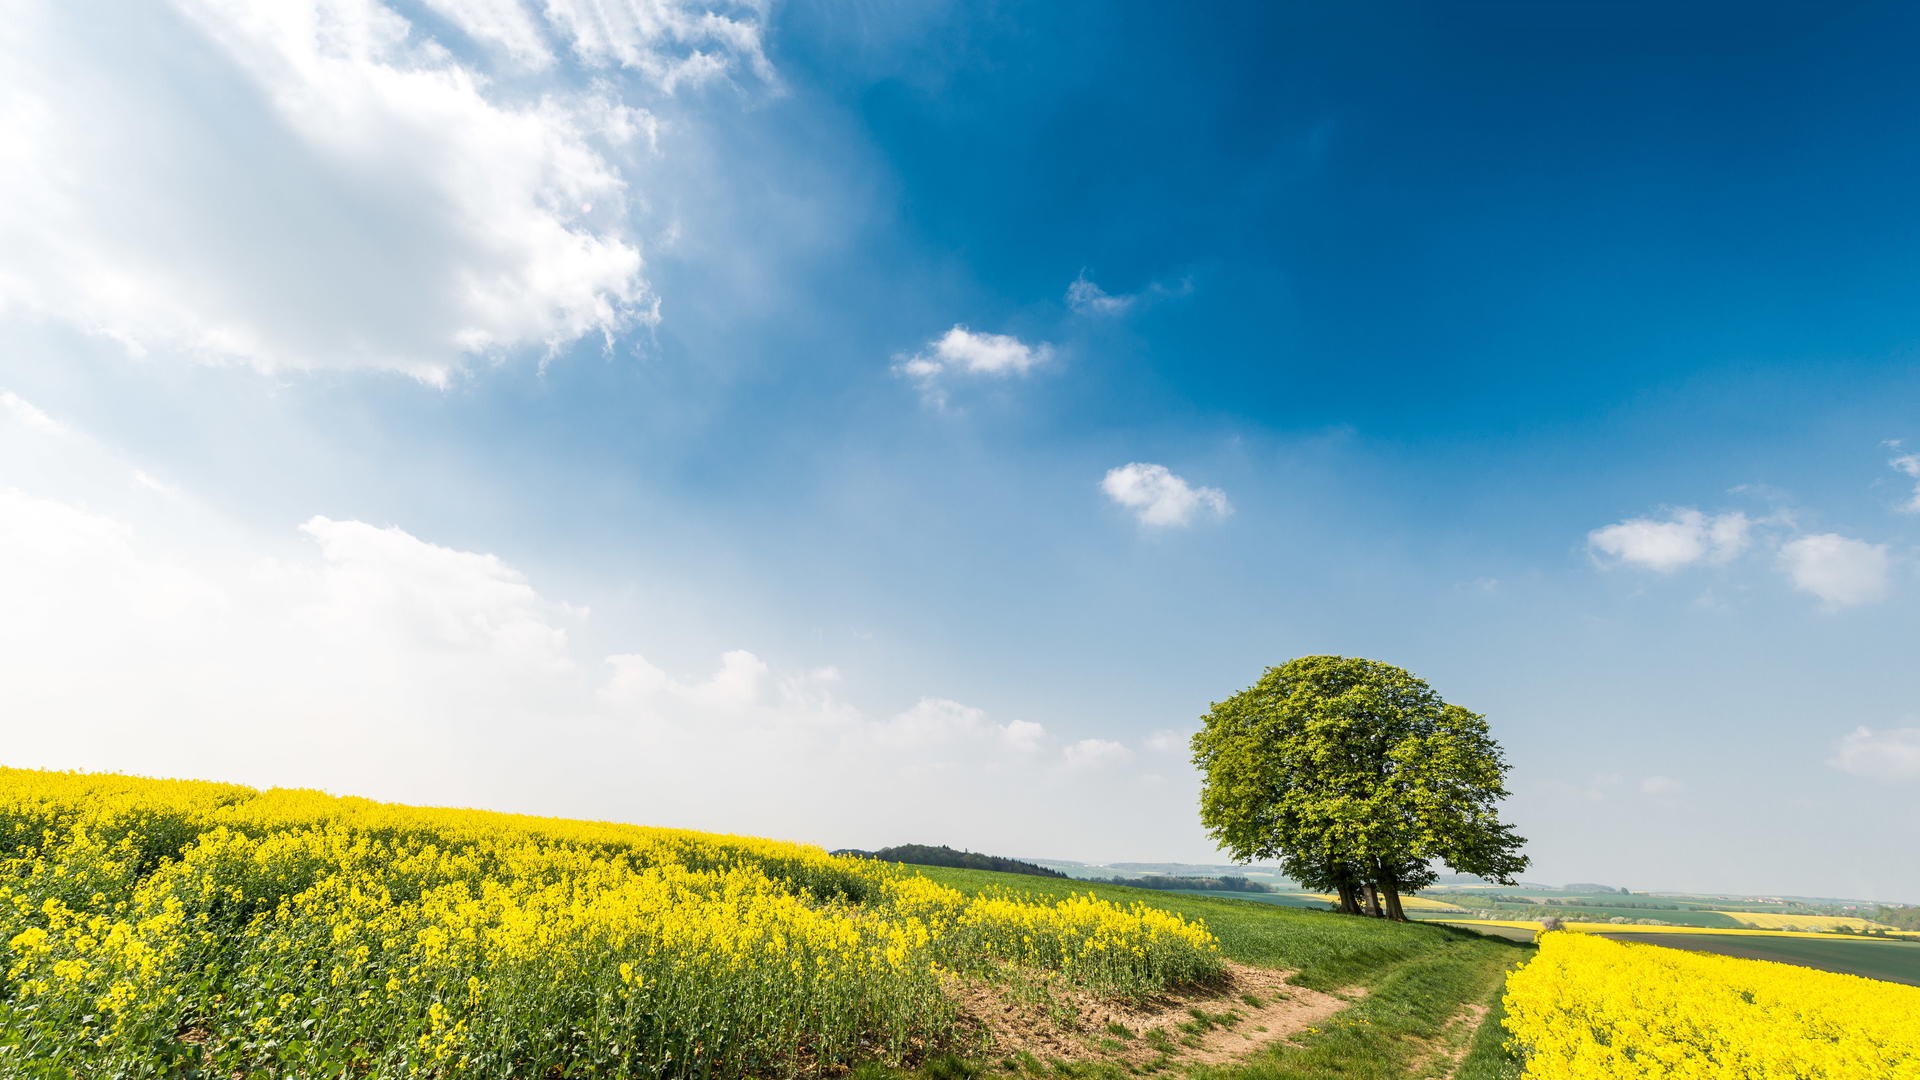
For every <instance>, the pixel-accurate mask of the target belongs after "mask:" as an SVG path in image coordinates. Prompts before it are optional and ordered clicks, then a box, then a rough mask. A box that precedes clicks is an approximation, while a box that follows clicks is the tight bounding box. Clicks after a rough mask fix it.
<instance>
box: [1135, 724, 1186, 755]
mask: <svg viewBox="0 0 1920 1080" xmlns="http://www.w3.org/2000/svg"><path fill="white" fill-rule="evenodd" d="M1192 744H1193V734H1192V732H1187V731H1172V730H1166V729H1162V730H1160V731H1155V732H1152V733H1151V734H1149V735H1148V736H1147V738H1146V742H1145V743H1144V745H1145V746H1146V748H1147V749H1148V750H1150V751H1152V752H1153V753H1156V754H1177V755H1179V756H1182V757H1184V756H1186V755H1187V753H1188V752H1189V751H1191V750H1192V749H1193V745H1192Z"/></svg>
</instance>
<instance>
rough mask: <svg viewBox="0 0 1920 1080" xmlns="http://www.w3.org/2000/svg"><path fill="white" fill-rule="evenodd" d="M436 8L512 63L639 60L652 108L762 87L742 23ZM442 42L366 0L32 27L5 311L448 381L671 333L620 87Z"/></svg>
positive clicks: (1, 56) (610, 10)
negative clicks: (591, 341) (713, 89)
mask: <svg viewBox="0 0 1920 1080" xmlns="http://www.w3.org/2000/svg"><path fill="white" fill-rule="evenodd" d="M435 7H436V8H437V9H438V10H440V11H441V12H442V13H443V14H445V15H446V16H447V17H448V19H449V20H450V21H451V22H452V23H453V24H454V25H455V26H456V27H457V28H458V29H460V30H462V31H464V32H466V33H469V34H472V35H473V36H474V37H475V38H476V39H477V40H480V41H482V42H484V43H486V44H487V45H488V46H489V47H497V48H498V49H499V50H502V51H503V52H504V53H505V54H507V55H509V56H510V57H512V59H513V62H514V63H516V64H518V65H520V66H528V65H531V66H533V67H539V66H542V64H544V63H548V62H550V60H551V58H552V55H553V54H552V49H551V47H550V46H549V45H548V44H547V41H548V39H549V38H552V39H555V40H558V41H561V42H564V43H565V44H566V45H567V46H568V47H570V48H572V49H573V50H574V55H576V56H578V57H580V58H582V59H583V60H584V61H586V62H589V63H608V64H616V63H617V64H620V65H625V66H626V67H627V68H631V69H632V70H634V71H635V72H637V73H638V74H637V75H636V76H635V78H634V79H632V80H630V81H629V82H626V83H623V84H621V85H622V86H630V87H634V88H635V90H634V92H636V93H653V94H658V93H661V92H667V91H671V90H672V89H673V88H674V87H675V86H678V85H682V84H684V83H686V82H687V81H689V80H693V79H697V78H710V77H725V76H726V75H728V73H730V72H733V71H736V70H747V69H751V70H753V71H756V72H760V71H763V69H764V68H765V57H764V52H763V50H762V47H761V43H760V38H759V34H760V29H759V28H760V25H761V21H762V20H761V16H760V15H759V14H757V13H755V12H754V11H752V10H751V9H748V10H747V11H746V13H745V14H742V15H741V16H740V17H738V18H728V17H722V16H718V15H708V14H705V13H704V11H703V9H702V8H699V7H695V6H692V5H687V4H683V3H678V2H674V0H648V2H644V3H641V2H636V3H632V4H604V5H583V6H580V7H576V6H575V5H573V4H571V3H563V2H561V0H554V2H553V3H550V4H549V5H547V7H546V9H545V10H546V17H547V18H549V19H551V20H552V21H551V23H550V24H546V25H545V30H544V31H543V30H542V27H541V25H536V23H535V21H534V16H533V15H532V14H531V13H530V8H529V7H527V6H524V5H519V4H513V3H509V2H505V0H494V2H493V3H490V4H486V5H484V6H479V7H471V6H461V7H455V6H454V5H452V4H450V3H438V2H437V3H436V4H435ZM109 21H110V22H111V24H112V25H113V27H114V29H113V31H112V32H107V31H106V30H105V29H103V27H105V26H106V25H108V22H109ZM430 30H431V28H430V27H423V26H416V25H414V24H413V23H411V22H409V21H408V20H407V19H406V18H404V17H402V16H401V15H399V14H398V13H396V12H395V11H394V10H392V9H390V8H388V7H386V6H385V5H383V4H381V3H378V2H376V0H309V2H306V3H287V4H266V5H262V4H256V3H250V2H247V0H179V2H178V3H177V4H176V5H175V6H172V7H168V6H164V5H148V6H142V7H140V8H137V9H118V8H116V9H114V10H113V11H112V12H111V14H110V16H109V15H103V14H101V13H98V12H94V11H93V10H92V9H91V8H89V7H88V5H86V4H54V3H44V4H28V5H26V6H25V7H24V8H21V9H17V10H15V11H14V12H12V13H11V14H10V15H9V17H8V19H7V20H6V25H5V26H4V27H0V315H5V314H7V313H9V312H11V313H12V315H13V316H14V317H23V316H24V317H34V318H44V319H52V320H56V321H59V322H63V323H67V324H70V325H72V326H75V327H77V328H80V329H83V330H86V331H88V332H91V333H95V334H99V335H102V336H105V337H109V338H112V339H114V340H116V341H118V342H120V343H121V344H122V345H124V346H125V347H126V348H127V349H128V350H129V351H131V352H134V353H136V354H146V353H151V354H161V355H172V354H181V355H185V356H189V357H192V358H196V359H199V360H204V361H212V362H228V363H241V364H247V365H251V366H254V367H257V368H259V369H262V370H269V371H287V370H316V369H333V368H358V369H383V370H394V371H401V372H405V373H407V374H409V375H412V376H414V377H416V378H420V379H423V380H427V381H431V382H444V381H446V380H447V379H448V378H450V377H451V376H452V375H453V374H454V373H455V372H457V371H459V370H461V369H462V368H464V367H465V366H467V365H468V364H470V363H471V362H473V360H474V359H475V358H494V357H500V356H504V355H508V354H512V353H516V352H527V351H531V352H539V353H543V354H544V353H550V352H551V351H552V350H555V349H558V348H559V347H561V346H564V345H566V344H568V343H571V342H574V341H577V340H580V339H582V338H589V337H602V338H610V337H611V336H613V335H617V334H619V333H621V332H623V331H625V330H628V329H629V328H632V327H635V326H638V325H644V324H649V323H651V322H653V321H655V319H656V318H657V305H656V302H655V300H654V297H653V295H652V293H651V291H650V289H649V287H648V283H647V280H646V278H645V276H644V273H643V263H642V258H641V252H640V248H639V243H638V241H637V239H636V238H635V235H634V231H633V229H632V227H631V225H630V223H629V220H628V218H629V213H628V208H629V207H630V206H632V205H634V204H635V203H636V202H637V201H638V198H639V196H638V193H637V192H636V191H635V190H634V181H635V180H636V179H639V178H640V177H639V175H638V173H639V171H640V170H641V169H643V168H644V167H645V165H646V162H647V157H646V153H645V151H646V147H647V144H648V142H649V137H650V134H651V132H652V131H653V130H654V126H655V122H654V118H653V116H652V115H651V114H650V113H648V112H646V111H644V110H641V109H637V108H634V107H631V106H630V105H628V104H627V103H626V102H624V101H623V100H621V99H620V98H619V97H618V96H617V95H618V94H619V93H621V92H623V91H621V90H620V89H619V88H617V87H616V86H615V84H614V83H613V82H611V81H601V82H598V83H595V84H593V85H591V86H578V85H570V84H566V83H563V82H561V81H558V80H547V81H545V82H543V83H541V84H540V85H538V86H531V87H530V86H528V85H527V84H526V83H524V82H523V81H517V80H512V79H501V78H496V77H495V74H496V73H495V72H493V71H492V70H490V69H489V67H488V66H487V65H486V64H485V63H484V62H483V61H480V60H467V59H462V58H461V57H459V56H457V55H456V54H455V53H454V52H452V51H450V50H449V49H448V48H447V47H445V45H444V44H443V43H441V42H439V41H436V40H434V39H433V38H432V37H430V36H428V35H429V32H430ZM648 85H651V86H652V87H653V89H652V90H647V89H645V87H646V86H648Z"/></svg>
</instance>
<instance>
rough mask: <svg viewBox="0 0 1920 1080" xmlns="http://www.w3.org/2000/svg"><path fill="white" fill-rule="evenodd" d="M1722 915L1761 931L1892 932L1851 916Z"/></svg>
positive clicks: (1739, 913)
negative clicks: (1844, 929) (1843, 929)
mask: <svg viewBox="0 0 1920 1080" xmlns="http://www.w3.org/2000/svg"><path fill="white" fill-rule="evenodd" d="M1720 914H1722V915H1725V916H1726V917H1727V918H1729V919H1732V920H1733V921H1734V922H1737V923H1739V924H1740V925H1742V926H1751V927H1754V928H1756V929H1759V930H1810V931H1815V932H1818V931H1824V930H1838V929H1840V928H1841V927H1843V926H1844V927H1846V928H1847V929H1849V930H1892V929H1893V927H1891V926H1888V925H1887V924H1885V923H1877V922H1873V921H1872V920H1869V919H1861V918H1856V917H1853V916H1850V915H1777V914H1774V913H1772V912H1761V911H1722V912H1720Z"/></svg>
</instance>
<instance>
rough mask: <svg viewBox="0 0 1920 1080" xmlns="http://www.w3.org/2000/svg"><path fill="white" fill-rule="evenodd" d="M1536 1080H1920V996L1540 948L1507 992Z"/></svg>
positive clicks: (1790, 972) (1649, 954) (1891, 988)
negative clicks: (1628, 1079)
mask: <svg viewBox="0 0 1920 1080" xmlns="http://www.w3.org/2000/svg"><path fill="white" fill-rule="evenodd" d="M1505 1002H1506V1009H1507V1019H1506V1027H1507V1030H1508V1032H1509V1033H1510V1034H1511V1039H1510V1041H1509V1045H1510V1046H1512V1047H1513V1048H1514V1049H1515V1051H1516V1052H1517V1053H1518V1054H1519V1056H1520V1057H1521V1059H1522V1061H1523V1062H1524V1066H1523V1067H1524V1071H1523V1074H1522V1075H1523V1076H1525V1077H1527V1078H1528V1080H1613V1078H1618V1077H1634V1078H1637V1080H1720V1078H1727V1080H1733V1078H1740V1080H1747V1078H1753V1080H1773V1078H1780V1080H1787V1078H1793V1080H1920V987H1912V986H1902V985H1899V984H1895V983H1886V982H1879V981H1876V980H1873V979H1863V978H1860V977H1859V976H1856V975H1839V974H1834V973H1831V972H1825V971H1812V970H1809V969H1806V968H1798V967H1792V966H1789V965H1786V964H1775V963H1771V962H1768V961H1764V960H1744V959H1736V958H1733V957H1725V956H1713V955H1709V954H1705V953H1692V952H1682V951H1679V950H1676V949H1665V948H1661V947H1659V946H1656V945H1634V944H1626V943H1621V942H1615V941H1608V940H1606V939H1604V938H1596V937H1591V936H1588V935H1585V934H1577V933H1568V932H1565V931H1556V932H1552V933H1546V934H1542V935H1540V951H1539V953H1538V954H1537V955H1536V956H1535V957H1534V958H1533V959H1532V960H1530V961H1528V962H1527V963H1526V964H1525V965H1523V966H1522V967H1520V968H1519V969H1517V970H1516V971H1514V973H1513V974H1512V975H1510V976H1509V977H1508V979H1507V988H1506V996H1505Z"/></svg>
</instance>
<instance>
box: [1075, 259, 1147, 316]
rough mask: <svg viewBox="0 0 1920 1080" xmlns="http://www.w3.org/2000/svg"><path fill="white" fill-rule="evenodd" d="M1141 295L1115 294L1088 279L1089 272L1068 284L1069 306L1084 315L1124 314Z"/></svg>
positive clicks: (1083, 272) (1081, 274) (1081, 273)
mask: <svg viewBox="0 0 1920 1080" xmlns="http://www.w3.org/2000/svg"><path fill="white" fill-rule="evenodd" d="M1138 300H1139V297H1137V296H1134V295H1132V294H1122V295H1120V296H1115V295H1113V294H1112V293H1109V292H1107V291H1106V290H1105V289H1102V288H1101V287H1100V286H1098V285H1096V284H1094V283H1093V282H1092V281H1089V280H1088V279H1087V272H1086V271H1085V270H1082V271H1080V276H1079V277H1077V278H1074V279H1073V283H1072V284H1071V285H1068V286H1067V306H1068V307H1070V308H1072V309H1073V310H1074V311H1077V312H1079V313H1080V314H1082V315H1124V314H1126V312H1127V309H1129V308H1131V307H1133V305H1134V303H1135V302H1136V301H1138Z"/></svg>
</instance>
